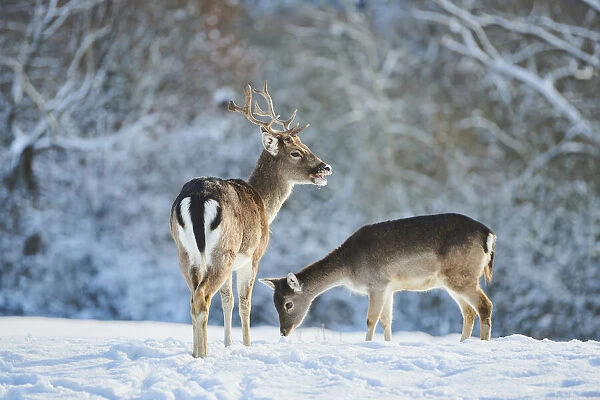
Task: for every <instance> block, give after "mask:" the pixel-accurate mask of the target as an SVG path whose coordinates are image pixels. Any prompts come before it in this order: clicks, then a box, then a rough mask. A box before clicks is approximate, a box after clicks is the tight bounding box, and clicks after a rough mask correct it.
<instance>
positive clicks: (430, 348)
mask: <svg viewBox="0 0 600 400" xmlns="http://www.w3.org/2000/svg"><path fill="white" fill-rule="evenodd" d="M363 335H364V333H363V332H356V333H340V332H335V331H330V330H322V329H317V328H300V329H298V330H297V331H296V332H294V334H293V335H292V336H291V337H290V338H289V339H282V338H280V337H279V335H278V329H277V328H276V327H269V326H262V327H253V328H252V336H253V344H252V346H251V347H244V346H243V345H242V344H241V332H240V330H239V328H237V329H234V337H233V339H234V343H233V345H232V346H231V347H229V348H225V347H224V346H223V343H222V336H223V329H222V328H221V327H217V326H210V327H209V355H208V358H206V359H194V358H193V357H192V356H191V348H192V345H191V338H192V335H191V326H190V325H186V324H168V323H154V322H114V321H108V322H99V321H90V320H62V319H47V318H21V317H4V318H0V398H3V399H4V398H6V399H20V398H26V399H52V398H57V399H58V398H60V399H64V398H76V399H87V398H89V399H104V398H106V399H122V398H143V399H175V398H176V399H188V398H190V399H191V398H200V399H242V398H243V399H247V398H249V399H283V398H298V399H308V398H310V399H315V398H316V399H332V398H345V399H351V398H356V399H366V398H376V399H389V398H444V399H448V398H488V399H494V398H498V399H499V398H548V397H558V398H573V397H600V343H599V342H595V341H588V342H581V341H577V340H572V341H569V342H554V341H550V340H542V341H538V340H534V339H531V338H528V337H525V336H521V335H512V336H508V337H502V338H497V339H494V340H492V341H491V342H482V341H480V340H478V339H472V340H468V341H466V342H464V343H459V340H458V339H459V336H458V335H449V336H444V337H433V336H429V335H426V334H422V333H408V332H394V338H393V341H392V342H390V343H386V342H384V341H383V338H382V337H380V336H377V337H376V340H375V341H374V342H364V341H363Z"/></svg>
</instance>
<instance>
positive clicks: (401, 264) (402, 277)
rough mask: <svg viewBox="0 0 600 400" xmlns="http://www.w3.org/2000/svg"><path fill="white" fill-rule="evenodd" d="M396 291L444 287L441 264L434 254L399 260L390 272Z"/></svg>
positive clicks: (392, 284)
mask: <svg viewBox="0 0 600 400" xmlns="http://www.w3.org/2000/svg"><path fill="white" fill-rule="evenodd" d="M390 277H391V281H392V282H391V286H392V287H393V289H394V290H415V291H421V290H430V289H434V288H437V287H440V286H443V282H442V279H441V264H440V262H439V260H438V258H437V257H436V256H435V255H434V254H433V253H431V254H422V255H420V256H418V257H411V258H405V259H402V260H399V261H397V262H396V263H395V266H394V268H393V270H392V271H390Z"/></svg>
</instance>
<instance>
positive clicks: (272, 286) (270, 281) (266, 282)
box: [259, 278, 277, 290]
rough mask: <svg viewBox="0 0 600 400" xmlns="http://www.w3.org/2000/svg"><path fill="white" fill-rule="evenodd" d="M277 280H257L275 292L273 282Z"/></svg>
mask: <svg viewBox="0 0 600 400" xmlns="http://www.w3.org/2000/svg"><path fill="white" fill-rule="evenodd" d="M276 280H277V279H275V278H264V279H259V282H260V283H263V284H265V285H267V286H268V287H270V288H271V289H273V290H275V281H276Z"/></svg>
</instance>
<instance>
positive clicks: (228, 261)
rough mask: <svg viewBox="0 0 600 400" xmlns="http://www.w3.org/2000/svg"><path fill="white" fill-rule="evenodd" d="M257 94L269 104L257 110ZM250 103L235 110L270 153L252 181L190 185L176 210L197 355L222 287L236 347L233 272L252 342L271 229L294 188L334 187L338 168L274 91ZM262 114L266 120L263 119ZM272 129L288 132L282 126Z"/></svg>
mask: <svg viewBox="0 0 600 400" xmlns="http://www.w3.org/2000/svg"><path fill="white" fill-rule="evenodd" d="M252 92H254V93H257V94H259V95H260V96H262V97H263V98H264V99H265V101H266V102H267V111H263V110H262V109H261V108H260V106H259V105H258V103H257V102H255V103H254V111H253V110H252ZM245 98H246V102H245V104H244V106H243V107H239V106H237V105H235V103H233V101H230V102H229V106H228V108H229V110H230V111H237V112H240V113H242V114H243V115H244V116H245V117H246V118H247V119H248V120H249V121H250V122H252V123H253V124H255V125H258V126H260V130H261V132H262V143H263V147H264V150H263V152H262V154H261V155H260V157H259V159H258V162H257V163H256V167H255V168H254V171H253V172H252V174H251V175H250V178H249V179H248V182H245V181H243V180H241V179H219V178H208V177H201V178H194V179H192V180H191V181H189V182H187V183H186V184H185V185H184V186H183V188H182V189H181V192H180V193H179V196H177V198H176V199H175V202H174V203H173V207H172V208H171V221H170V223H171V236H172V237H173V240H174V241H175V243H176V244H177V250H178V254H179V268H180V269H181V273H182V274H183V277H184V278H185V281H186V282H187V284H188V286H189V288H190V292H191V301H190V304H191V315H192V326H193V337H194V349H193V356H194V357H203V358H204V357H206V354H207V348H206V346H207V322H208V313H209V308H210V303H211V299H212V297H213V296H214V295H215V293H216V292H217V291H218V290H220V292H221V299H222V303H223V317H224V325H225V338H224V341H225V346H229V345H230V344H231V315H232V312H233V294H232V275H233V271H236V275H237V289H238V297H239V313H240V319H241V321H242V335H243V342H244V345H246V346H249V345H250V308H251V295H252V288H253V286H254V280H255V278H256V273H257V271H258V262H259V260H260V259H261V257H262V256H263V254H264V252H265V249H266V247H267V243H268V242H269V224H270V223H271V222H272V221H273V219H274V218H275V216H276V215H277V213H278V212H279V209H280V208H281V206H282V204H283V202H284V201H285V200H286V199H287V198H288V196H289V195H290V193H291V191H292V187H293V186H294V184H314V185H318V186H324V185H326V184H327V179H326V178H325V176H326V175H329V174H331V167H330V166H329V165H328V164H325V163H324V162H323V161H321V160H320V159H319V158H318V157H317V156H315V155H314V154H313V153H312V151H311V150H310V149H309V148H308V147H307V146H305V145H304V144H303V143H302V142H301V141H300V138H299V137H298V133H300V132H301V131H302V130H304V129H305V128H306V127H308V125H304V126H302V127H300V126H299V124H296V125H295V126H292V121H293V120H294V117H295V116H296V111H297V110H296V111H294V113H293V114H292V116H291V118H290V119H288V120H285V121H282V120H280V119H279V116H278V115H276V114H275V111H274V109H273V100H272V99H271V96H270V95H269V92H268V89H267V82H265V87H264V89H263V90H262V91H259V90H256V89H252V88H251V87H250V85H248V86H246V88H245ZM258 117H267V118H269V121H263V120H261V119H260V118H258ZM273 124H277V125H279V126H281V127H283V129H282V130H278V129H275V128H274V127H273Z"/></svg>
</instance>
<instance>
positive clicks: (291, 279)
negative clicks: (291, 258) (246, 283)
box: [260, 273, 314, 336]
mask: <svg viewBox="0 0 600 400" xmlns="http://www.w3.org/2000/svg"><path fill="white" fill-rule="evenodd" d="M260 282H261V283H264V284H265V285H267V286H268V287H270V288H271V289H273V290H274V291H275V293H274V294H273V302H274V303H275V308H276V309H277V314H279V331H280V333H281V336H288V335H289V334H290V333H292V331H293V330H294V329H295V328H296V327H298V326H299V325H300V324H301V323H302V321H303V320H304V317H306V314H307V313H308V309H309V308H310V305H311V303H312V301H313V299H314V296H313V295H311V294H309V293H308V292H304V291H303V290H302V284H301V283H300V281H299V280H298V278H297V277H296V275H294V274H292V273H289V274H288V275H287V277H285V278H264V279H260Z"/></svg>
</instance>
